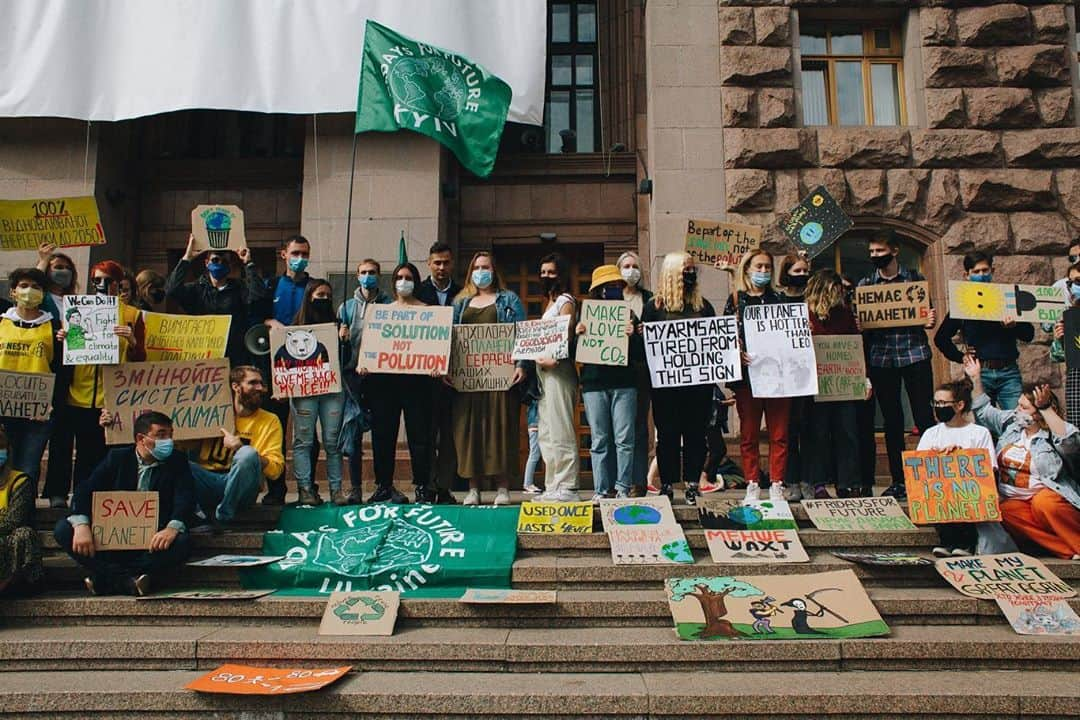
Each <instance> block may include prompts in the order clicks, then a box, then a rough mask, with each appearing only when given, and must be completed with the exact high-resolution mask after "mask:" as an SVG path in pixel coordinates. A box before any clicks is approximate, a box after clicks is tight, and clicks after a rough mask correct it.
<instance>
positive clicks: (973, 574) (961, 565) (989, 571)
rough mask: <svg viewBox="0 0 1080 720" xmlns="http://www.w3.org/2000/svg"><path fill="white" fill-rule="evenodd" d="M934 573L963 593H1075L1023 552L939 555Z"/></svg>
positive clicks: (982, 596)
mask: <svg viewBox="0 0 1080 720" xmlns="http://www.w3.org/2000/svg"><path fill="white" fill-rule="evenodd" d="M934 566H935V567H936V568H937V571H938V574H939V575H941V577H943V578H945V580H946V581H948V583H949V584H950V585H952V586H953V587H954V588H956V589H957V590H959V591H960V592H961V593H963V594H964V595H967V596H968V597H973V598H979V599H984V600H989V599H992V598H995V597H998V596H999V595H1039V596H1058V597H1067V598H1070V597H1075V596H1076V591H1075V590H1073V589H1072V586H1071V585H1069V583H1067V582H1063V581H1062V580H1061V579H1060V578H1058V576H1057V575H1055V574H1054V573H1052V572H1050V570H1049V569H1048V568H1047V567H1046V566H1045V565H1043V564H1042V562H1041V561H1039V560H1037V559H1036V558H1033V557H1031V556H1030V555H1025V554H1024V553H1002V554H1000V555H973V556H971V557H952V558H942V559H940V560H938V561H937V562H935V563H934Z"/></svg>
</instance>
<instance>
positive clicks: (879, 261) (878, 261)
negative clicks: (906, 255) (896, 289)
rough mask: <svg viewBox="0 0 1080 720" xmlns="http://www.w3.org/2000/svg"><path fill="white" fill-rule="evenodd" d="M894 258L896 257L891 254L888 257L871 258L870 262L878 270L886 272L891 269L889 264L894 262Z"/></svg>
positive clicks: (877, 256) (876, 256)
mask: <svg viewBox="0 0 1080 720" xmlns="http://www.w3.org/2000/svg"><path fill="white" fill-rule="evenodd" d="M893 257H894V256H893V255H892V254H891V253H890V254H888V255H875V256H874V257H872V258H870V262H872V263H874V267H876V268H877V269H878V270H884V269H885V268H887V267H889V263H891V262H892V261H893Z"/></svg>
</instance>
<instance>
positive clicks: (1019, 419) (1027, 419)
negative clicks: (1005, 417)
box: [1013, 410, 1035, 430]
mask: <svg viewBox="0 0 1080 720" xmlns="http://www.w3.org/2000/svg"><path fill="white" fill-rule="evenodd" d="M1013 422H1015V423H1016V426H1017V427H1018V428H1020V429H1021V430H1026V429H1027V428H1029V427H1031V425H1032V423H1034V422H1035V416H1034V415H1028V414H1027V413H1026V412H1023V411H1021V410H1017V411H1016V414H1015V415H1014V416H1013Z"/></svg>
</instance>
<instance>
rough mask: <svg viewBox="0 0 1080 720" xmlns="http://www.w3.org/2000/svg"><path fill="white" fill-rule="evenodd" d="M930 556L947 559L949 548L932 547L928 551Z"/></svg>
mask: <svg viewBox="0 0 1080 720" xmlns="http://www.w3.org/2000/svg"><path fill="white" fill-rule="evenodd" d="M930 554H931V555H933V556H934V557H936V558H947V557H949V554H950V553H949V548H947V547H942V546H940V545H937V546H935V547H934V549H933V550H931V551H930Z"/></svg>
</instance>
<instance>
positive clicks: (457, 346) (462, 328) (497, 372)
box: [450, 323, 515, 392]
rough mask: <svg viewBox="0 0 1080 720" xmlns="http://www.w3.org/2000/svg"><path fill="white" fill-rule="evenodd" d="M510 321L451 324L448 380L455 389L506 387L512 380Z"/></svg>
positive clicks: (478, 390)
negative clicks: (451, 334) (451, 337)
mask: <svg viewBox="0 0 1080 720" xmlns="http://www.w3.org/2000/svg"><path fill="white" fill-rule="evenodd" d="M513 350H514V326H513V325H512V324H511V323H490V324H488V323H482V324H479V325H454V332H453V345H452V346H451V350H450V382H451V384H453V386H454V389H455V390H457V391H458V392H493V391H497V390H508V389H509V388H510V383H511V382H513V380H514V367H515V365H514V361H513V360H512V359H511V357H510V355H511V353H512V352H513Z"/></svg>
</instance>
